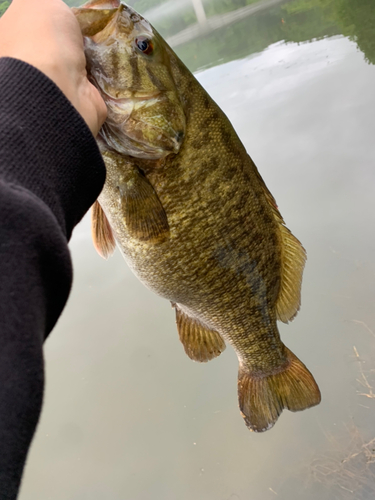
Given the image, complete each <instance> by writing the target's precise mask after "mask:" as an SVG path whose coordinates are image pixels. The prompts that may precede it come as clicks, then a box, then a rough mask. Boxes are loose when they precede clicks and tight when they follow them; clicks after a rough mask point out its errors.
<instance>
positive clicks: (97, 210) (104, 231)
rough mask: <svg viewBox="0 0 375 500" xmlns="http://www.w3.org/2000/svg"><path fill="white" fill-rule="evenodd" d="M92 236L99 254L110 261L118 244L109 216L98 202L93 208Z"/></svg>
mask: <svg viewBox="0 0 375 500" xmlns="http://www.w3.org/2000/svg"><path fill="white" fill-rule="evenodd" d="M91 234H92V240H93V243H94V247H95V248H96V251H97V252H98V254H99V255H100V256H101V257H103V259H108V257H110V256H111V255H112V254H113V252H114V250H115V248H116V242H115V238H114V236H113V232H112V228H111V226H110V225H109V222H108V219H107V216H106V215H105V213H104V211H103V209H102V207H101V205H100V203H99V202H98V201H96V202H95V203H94V204H93V206H92V213H91Z"/></svg>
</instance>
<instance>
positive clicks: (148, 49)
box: [135, 36, 154, 56]
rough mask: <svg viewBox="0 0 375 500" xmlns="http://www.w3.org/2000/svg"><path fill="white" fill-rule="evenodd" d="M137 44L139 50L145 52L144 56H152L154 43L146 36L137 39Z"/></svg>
mask: <svg viewBox="0 0 375 500" xmlns="http://www.w3.org/2000/svg"><path fill="white" fill-rule="evenodd" d="M135 44H136V46H137V48H138V49H139V50H140V51H141V52H143V53H144V54H147V55H148V56H149V55H150V54H152V52H153V50H154V47H153V45H152V41H151V40H150V39H149V38H147V37H145V36H139V37H137V38H136V39H135Z"/></svg>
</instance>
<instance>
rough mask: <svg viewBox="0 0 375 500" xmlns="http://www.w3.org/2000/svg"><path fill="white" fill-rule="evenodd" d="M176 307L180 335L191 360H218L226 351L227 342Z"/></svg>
mask: <svg viewBox="0 0 375 500" xmlns="http://www.w3.org/2000/svg"><path fill="white" fill-rule="evenodd" d="M174 307H175V308H176V323H177V329H178V334H179V336H180V340H181V342H182V345H183V346H184V349H185V352H186V354H187V355H188V356H189V358H190V359H192V360H193V361H200V362H205V361H209V360H210V359H213V358H216V357H217V356H219V355H220V354H221V353H222V352H223V351H224V349H225V342H224V340H223V339H222V338H221V336H220V335H219V333H217V332H216V331H214V330H210V329H209V328H207V327H206V326H205V325H203V324H202V323H200V322H199V321H198V320H196V319H193V318H191V317H190V316H188V315H187V314H185V313H183V312H182V311H180V309H179V308H178V306H177V305H174Z"/></svg>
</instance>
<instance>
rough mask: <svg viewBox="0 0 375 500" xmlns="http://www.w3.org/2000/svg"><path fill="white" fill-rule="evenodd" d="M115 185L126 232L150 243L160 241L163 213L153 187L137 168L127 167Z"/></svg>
mask: <svg viewBox="0 0 375 500" xmlns="http://www.w3.org/2000/svg"><path fill="white" fill-rule="evenodd" d="M118 189H119V191H120V196H121V209H122V213H123V215H124V218H125V224H126V226H127V229H128V231H129V233H130V235H131V236H132V237H133V238H136V239H138V240H140V241H145V242H150V243H160V242H162V241H164V240H165V239H167V238H168V236H169V224H168V218H167V214H166V213H165V210H164V208H163V205H162V204H161V202H160V200H159V198H158V195H157V194H156V192H155V190H154V188H153V187H152V186H151V184H150V183H149V181H148V180H147V178H146V177H145V176H144V175H143V174H142V173H141V172H140V171H139V169H138V168H133V169H129V170H128V171H127V172H126V173H125V174H124V176H123V177H122V179H121V180H120V183H119V186H118Z"/></svg>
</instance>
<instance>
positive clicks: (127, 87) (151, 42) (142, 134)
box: [73, 0, 186, 159]
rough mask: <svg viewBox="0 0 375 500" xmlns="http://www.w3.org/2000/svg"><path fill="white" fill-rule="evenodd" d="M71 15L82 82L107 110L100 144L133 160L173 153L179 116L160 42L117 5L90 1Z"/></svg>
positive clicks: (112, 0) (110, 0) (180, 132)
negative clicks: (81, 51) (81, 50)
mask: <svg viewBox="0 0 375 500" xmlns="http://www.w3.org/2000/svg"><path fill="white" fill-rule="evenodd" d="M73 11H74V13H75V15H76V17H77V19H78V22H79V24H80V27H81V30H82V33H83V35H84V45H85V55H86V60H87V72H88V77H89V79H90V81H91V82H92V83H93V84H94V85H95V86H96V87H97V88H98V90H99V92H100V94H101V96H102V97H103V99H104V101H105V103H106V105H107V109H108V117H107V120H106V122H105V124H104V125H103V127H102V129H101V131H100V136H101V139H102V141H104V143H105V145H106V146H108V147H109V148H110V149H113V150H115V151H117V152H119V153H123V154H126V155H129V156H134V157H138V158H147V159H159V158H163V157H165V156H167V155H168V154H170V153H178V151H179V149H180V147H181V144H182V142H183V138H184V134H185V125H186V124H185V113H184V109H183V106H182V104H181V101H180V99H179V96H178V92H177V89H176V85H175V82H174V79H173V75H172V71H171V68H170V60H169V52H168V46H167V44H166V42H165V41H164V40H163V39H162V37H161V36H160V35H159V34H158V33H157V31H156V30H154V28H153V27H152V26H151V25H150V24H149V23H148V22H147V21H146V20H145V19H144V18H143V17H142V16H140V15H139V14H138V13H137V12H135V11H134V10H133V9H132V8H131V7H128V6H127V5H125V4H122V3H120V2H119V1H118V0H94V1H92V2H89V3H88V4H85V5H84V6H83V7H82V8H77V9H73Z"/></svg>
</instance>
